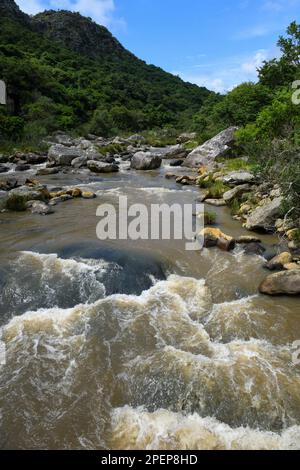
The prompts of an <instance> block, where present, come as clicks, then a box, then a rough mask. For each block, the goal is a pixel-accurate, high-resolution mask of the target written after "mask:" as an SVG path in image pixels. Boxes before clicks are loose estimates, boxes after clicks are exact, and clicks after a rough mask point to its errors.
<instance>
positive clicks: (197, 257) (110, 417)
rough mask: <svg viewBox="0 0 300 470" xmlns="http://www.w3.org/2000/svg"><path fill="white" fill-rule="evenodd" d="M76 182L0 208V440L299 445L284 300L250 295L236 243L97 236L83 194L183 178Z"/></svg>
mask: <svg viewBox="0 0 300 470" xmlns="http://www.w3.org/2000/svg"><path fill="white" fill-rule="evenodd" d="M162 177H163V170H162V171H161V178H162ZM59 178H62V177H61V176H60V177H59ZM73 183H74V181H73V182H72V181H68V184H73ZM87 183H88V182H85V183H84V184H87ZM129 183H130V185H129ZM80 184H82V182H81V183H80ZM92 184H93V190H96V191H97V194H98V198H97V199H95V200H91V201H82V200H78V201H71V202H68V203H65V204H61V205H60V206H57V207H56V208H55V210H56V213H55V214H54V215H52V216H49V217H48V218H42V217H39V216H29V215H27V214H1V215H0V228H1V251H0V261H1V264H0V289H1V291H0V314H1V325H2V327H1V339H2V340H3V341H4V342H5V345H6V358H7V361H6V364H5V365H3V366H0V411H1V412H0V446H1V447H2V448H5V449H10V448H27V449H28V448H64V449H70V448H81V449H82V448H84V449H93V448H96V449H101V448H113V449H137V448H148V449H158V448H160V449H178V448H181V449H254V448H261V449H279V448H282V449H285V448H287V449H296V448H300V396H299V386H300V367H299V366H295V365H293V362H292V354H293V349H292V343H293V341H295V340H297V339H299V338H300V321H299V315H300V307H299V300H298V299H287V298H278V299H273V298H266V297H262V296H260V295H258V294H257V285H258V283H259V281H260V280H261V279H262V278H263V276H264V275H265V272H264V271H263V269H262V260H261V259H260V258H259V257H257V256H246V255H245V254H243V253H242V252H241V251H240V250H236V251H235V252H234V253H223V252H221V251H217V250H214V249H213V250H209V251H208V250H204V251H203V252H199V253H189V252H185V251H184V249H183V247H184V243H181V242H179V241H176V242H175V241H174V242H172V241H171V242H168V243H165V242H155V243H150V242H130V243H128V242H106V243H100V242H98V241H97V240H96V239H95V227H96V223H97V220H96V217H95V212H96V207H97V204H98V203H99V201H101V202H103V201H104V202H107V201H109V202H112V203H113V201H114V200H115V198H116V197H118V194H120V193H122V194H127V195H128V197H129V199H130V198H131V199H132V201H134V202H145V200H146V201H147V202H148V203H149V204H150V203H151V202H157V201H162V202H173V203H174V202H181V203H186V202H191V201H193V200H194V199H195V197H196V196H197V192H196V191H195V190H193V189H192V188H188V189H187V190H185V191H181V190H179V188H178V187H177V186H176V185H175V183H174V182H170V181H167V182H165V180H162V179H160V177H159V176H157V173H156V172H150V173H149V174H143V175H141V176H140V175H137V174H136V173H132V172H126V170H124V172H123V173H122V174H121V175H119V176H118V177H116V179H115V180H114V182H112V181H109V179H108V178H104V179H103V180H102V181H93V182H92ZM155 184H157V185H161V186H163V185H164V187H163V188H162V189H156V188H155ZM139 186H140V189H139ZM216 212H217V213H218V221H219V222H220V223H221V224H222V228H223V227H224V231H226V232H227V233H230V234H232V235H237V234H240V233H241V231H242V229H241V228H240V226H239V224H237V223H236V222H234V221H232V220H231V218H230V217H229V214H228V213H227V210H226V209H219V208H218V209H216ZM264 241H265V243H268V244H272V243H274V239H272V237H265V238H264Z"/></svg>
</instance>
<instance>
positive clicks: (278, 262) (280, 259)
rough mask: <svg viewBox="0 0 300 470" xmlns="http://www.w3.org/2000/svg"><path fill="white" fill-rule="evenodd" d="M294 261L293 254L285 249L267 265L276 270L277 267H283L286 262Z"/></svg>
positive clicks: (271, 269)
mask: <svg viewBox="0 0 300 470" xmlns="http://www.w3.org/2000/svg"><path fill="white" fill-rule="evenodd" d="M292 261H293V257H292V255H291V254H290V253H289V252H288V251H285V252H283V253H280V254H279V255H277V256H275V257H274V258H272V259H271V260H270V261H269V262H268V263H267V264H266V265H265V267H266V268H267V269H269V270H270V271H275V270H276V269H283V267H284V265H285V264H289V263H291V262H292Z"/></svg>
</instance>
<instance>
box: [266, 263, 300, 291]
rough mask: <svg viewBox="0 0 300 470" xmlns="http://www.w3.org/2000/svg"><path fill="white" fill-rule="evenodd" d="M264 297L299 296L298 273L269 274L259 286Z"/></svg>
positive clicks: (299, 279)
mask: <svg viewBox="0 0 300 470" xmlns="http://www.w3.org/2000/svg"><path fill="white" fill-rule="evenodd" d="M259 291H260V292H261V293H262V294H266V295H300V271H298V270H296V269H295V270H291V271H281V272H279V273H276V274H271V275H269V276H267V277H266V279H264V281H263V282H262V283H261V285H260V286H259Z"/></svg>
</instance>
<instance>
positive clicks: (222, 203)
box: [205, 199, 226, 207]
mask: <svg viewBox="0 0 300 470" xmlns="http://www.w3.org/2000/svg"><path fill="white" fill-rule="evenodd" d="M205 204H209V205H210V206H217V207H223V206H226V202H225V201H224V199H205Z"/></svg>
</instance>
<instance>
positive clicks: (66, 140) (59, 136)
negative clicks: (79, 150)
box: [53, 131, 74, 147]
mask: <svg viewBox="0 0 300 470" xmlns="http://www.w3.org/2000/svg"><path fill="white" fill-rule="evenodd" d="M53 140H54V142H57V143H58V144H61V145H64V146H65V147H72V145H74V139H72V137H70V136H69V135H68V134H65V133H64V132H61V131H57V132H56V133H55V135H54V136H53Z"/></svg>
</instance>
